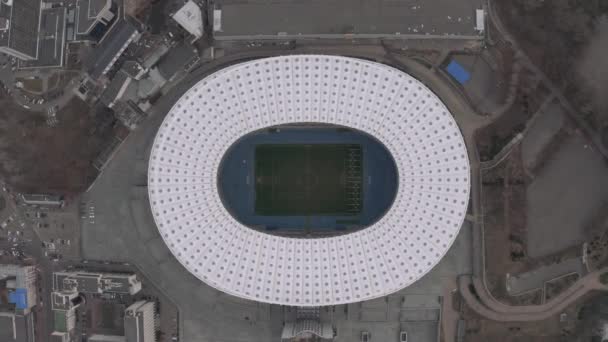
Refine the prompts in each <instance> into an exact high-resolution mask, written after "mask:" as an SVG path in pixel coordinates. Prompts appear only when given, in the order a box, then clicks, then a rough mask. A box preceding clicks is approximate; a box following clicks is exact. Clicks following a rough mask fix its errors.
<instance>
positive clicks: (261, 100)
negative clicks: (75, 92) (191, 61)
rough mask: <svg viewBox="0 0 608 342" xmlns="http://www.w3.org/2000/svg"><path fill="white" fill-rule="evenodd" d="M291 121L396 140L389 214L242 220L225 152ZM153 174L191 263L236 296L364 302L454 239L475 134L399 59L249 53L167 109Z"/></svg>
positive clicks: (169, 228) (175, 239) (161, 224)
mask: <svg viewBox="0 0 608 342" xmlns="http://www.w3.org/2000/svg"><path fill="white" fill-rule="evenodd" d="M287 123H327V124H332V125H340V126H345V127H350V128H354V129H357V130H360V131H363V132H365V133H368V134H370V135H372V136H374V137H375V138H376V139H378V140H379V141H380V142H381V143H383V144H384V145H385V146H386V148H387V149H388V150H389V152H390V153H391V154H392V156H393V158H394V160H395V164H396V167H397V172H398V177H399V181H398V189H397V194H396V196H395V200H394V202H393V204H392V206H391V207H390V209H389V210H388V211H387V213H386V214H385V215H384V216H383V217H382V218H381V219H379V220H378V221H377V222H376V223H374V224H373V225H371V226H369V227H367V228H364V229H361V230H359V231H356V232H352V233H347V234H344V235H340V236H336V237H328V238H313V239H307V238H289V237H281V236H275V235H270V234H266V233H264V232H260V231H256V230H253V229H251V228H248V227H247V226H245V225H243V224H241V223H239V222H238V221H237V220H236V219H235V218H234V217H232V216H231V214H230V213H229V212H228V211H227V209H226V208H225V207H224V206H223V204H222V199H221V198H220V193H219V189H218V182H217V177H218V169H219V166H220V163H221V161H222V157H223V155H224V153H226V151H227V150H228V149H229V148H230V146H231V145H232V144H233V143H234V142H236V141H237V140H238V139H239V138H241V137H243V136H244V135H246V134H248V133H250V132H253V131H256V130H259V129H262V128H265V127H271V126H276V125H281V124H287ZM148 171H149V172H148V191H149V196H150V204H151V208H152V214H153V216H154V220H155V222H156V224H157V226H158V229H159V231H160V234H161V236H162V238H163V239H164V241H165V243H166V244H167V245H168V246H169V249H170V250H171V252H172V253H173V254H174V255H175V257H176V258H177V260H179V262H180V263H181V264H182V265H183V266H184V267H185V268H186V269H188V271H189V272H191V273H192V274H193V275H195V276H196V277H198V278H199V279H201V280H202V281H203V282H205V283H207V284H208V285H210V286H212V287H214V288H216V289H218V290H221V291H223V292H226V293H229V294H232V295H234V296H237V297H242V298H246V299H251V300H255V301H260V302H266V303H274V304H282V305H293V306H323V305H336V304H344V303H352V302H358V301H363V300H368V299H373V298H377V297H382V296H386V295H388V294H390V293H393V292H395V291H398V290H400V289H402V288H404V287H407V286H408V285H410V284H412V283H414V282H415V281H416V280H418V279H420V278H421V277H422V276H423V275H425V274H426V273H427V272H429V271H430V270H431V269H432V268H433V267H434V266H435V265H436V264H437V263H438V262H439V260H441V258H442V257H443V256H444V255H445V253H446V252H447V250H448V249H449V248H450V246H451V245H452V243H453V242H454V239H455V238H456V236H457V234H458V231H459V230H460V227H461V225H462V223H463V221H464V217H465V214H466V211H467V205H468V199H469V189H470V173H469V160H468V156H467V151H466V146H465V143H464V140H463V137H462V134H461V133H460V130H459V128H458V126H457V124H456V122H455V121H454V118H453V117H452V115H451V113H450V112H449V110H448V109H447V108H446V106H445V105H444V104H443V103H442V101H441V100H440V99H439V98H438V97H437V96H436V95H435V94H434V93H433V92H432V91H431V90H429V89H428V88H427V87H426V86H425V85H423V84H422V83H421V82H419V81H418V80H416V79H414V78H413V77H411V76H410V75H408V74H406V73H404V72H402V71H400V70H397V69H395V68H393V67H390V66H387V65H383V64H379V63H374V62H370V61H366V60H360V59H356V58H348V57H340V56H324V55H291V56H281V57H273V58H266V59H259V60H254V61H248V62H244V63H240V64H236V65H233V66H230V67H227V68H225V69H223V70H220V71H218V72H215V73H214V74H211V75H209V76H207V77H205V78H204V79H202V80H201V81H200V82H198V83H197V84H196V85H194V86H193V87H192V88H191V89H190V90H188V91H187V92H186V93H185V94H184V95H183V96H182V97H181V98H180V99H179V100H178V101H177V102H176V103H175V104H174V106H173V108H172V109H171V110H170V111H169V113H168V114H167V116H166V118H165V119H164V122H163V123H162V125H161V127H160V129H159V131H158V133H157V135H156V138H155V140H154V143H153V146H152V151H151V155H150V164H149V170H148Z"/></svg>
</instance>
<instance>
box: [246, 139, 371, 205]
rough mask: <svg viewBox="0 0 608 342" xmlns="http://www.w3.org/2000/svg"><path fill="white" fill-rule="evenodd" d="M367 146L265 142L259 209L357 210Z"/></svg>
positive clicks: (260, 149) (258, 164)
mask: <svg viewBox="0 0 608 342" xmlns="http://www.w3.org/2000/svg"><path fill="white" fill-rule="evenodd" d="M362 157H363V156H362V150H361V145H355V144H308V145H303V144H300V145H295V144H263V145H257V146H256V148H255V163H254V164H255V213H256V214H257V215H268V216H296V215H298V216H299V215H336V216H339V215H356V214H358V213H360V212H361V209H362V208H361V207H362V190H361V186H362V178H363V170H362Z"/></svg>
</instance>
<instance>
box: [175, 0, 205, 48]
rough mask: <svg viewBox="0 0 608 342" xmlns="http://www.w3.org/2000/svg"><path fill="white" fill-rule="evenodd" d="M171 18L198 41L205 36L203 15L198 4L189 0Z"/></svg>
mask: <svg viewBox="0 0 608 342" xmlns="http://www.w3.org/2000/svg"><path fill="white" fill-rule="evenodd" d="M171 17H172V18H173V20H175V21H177V23H178V24H179V25H180V26H181V27H183V28H184V30H186V31H188V32H189V33H190V34H191V35H193V36H194V37H195V38H196V39H198V38H200V37H202V36H203V33H204V21H203V14H202V11H201V7H200V6H199V5H198V4H197V3H196V2H194V1H192V0H189V1H188V2H186V3H185V4H184V6H182V8H180V9H179V10H178V11H177V12H175V14H173V15H172V16H171Z"/></svg>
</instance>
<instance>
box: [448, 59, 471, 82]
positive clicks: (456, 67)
mask: <svg viewBox="0 0 608 342" xmlns="http://www.w3.org/2000/svg"><path fill="white" fill-rule="evenodd" d="M445 70H446V71H447V72H448V74H450V76H452V77H453V78H454V79H455V80H456V81H458V83H460V84H465V83H466V82H467V81H468V80H470V79H471V73H470V72H468V71H467V70H466V69H465V68H464V67H463V66H462V65H460V64H459V63H458V62H456V61H455V60H452V61H451V62H450V64H448V66H447V67H445Z"/></svg>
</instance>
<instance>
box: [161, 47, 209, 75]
mask: <svg viewBox="0 0 608 342" xmlns="http://www.w3.org/2000/svg"><path fill="white" fill-rule="evenodd" d="M199 61H200V57H199V54H198V51H197V50H196V48H195V47H194V46H192V44H189V43H181V44H178V45H177V46H175V47H173V48H172V49H170V50H169V52H168V53H167V54H166V55H165V56H163V57H162V58H161V60H160V62H159V63H158V65H157V66H156V67H157V68H158V72H159V73H160V74H161V76H162V77H163V78H164V79H165V80H167V81H171V80H173V78H174V77H175V76H176V75H178V74H179V73H180V72H181V71H186V72H187V71H189V70H190V69H192V67H194V66H195V65H196V64H197V63H198V62H199Z"/></svg>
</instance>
